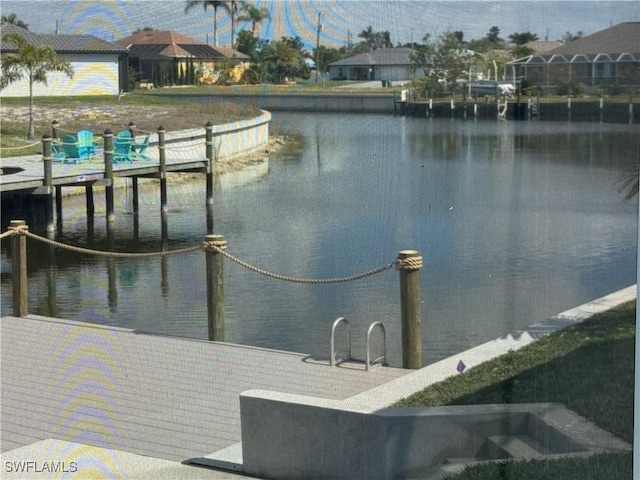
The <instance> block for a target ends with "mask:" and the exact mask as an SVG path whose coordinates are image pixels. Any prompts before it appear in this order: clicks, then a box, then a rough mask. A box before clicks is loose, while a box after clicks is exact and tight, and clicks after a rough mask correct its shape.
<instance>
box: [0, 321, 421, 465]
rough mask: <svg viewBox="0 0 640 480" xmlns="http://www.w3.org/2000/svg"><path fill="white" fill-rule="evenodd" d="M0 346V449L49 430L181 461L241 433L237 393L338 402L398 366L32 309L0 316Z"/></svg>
mask: <svg viewBox="0 0 640 480" xmlns="http://www.w3.org/2000/svg"><path fill="white" fill-rule="evenodd" d="M328 340H329V338H328V336H327V346H328V343H329V342H328ZM0 347H1V348H0V359H1V365H2V375H1V401H2V410H1V413H0V434H1V438H2V444H1V449H2V452H7V451H10V450H13V449H16V448H19V447H23V446H26V445H29V444H32V443H35V442H38V441H41V440H44V439H47V438H55V439H60V440H64V441H68V442H74V443H77V444H87V445H92V446H96V447H101V448H106V449H113V450H119V451H125V452H131V453H133V454H138V455H144V456H149V457H155V458H160V459H165V460H172V461H179V462H183V461H185V460H188V459H192V458H198V457H203V456H206V455H209V454H211V453H212V452H216V451H219V450H221V449H224V448H227V447H230V446H232V445H234V444H237V443H238V442H240V441H241V430H240V403H239V395H240V393H241V392H243V391H246V390H249V389H266V390H275V391H278V392H283V393H291V394H300V395H310V396H314V397H319V398H326V399H336V400H343V399H347V398H349V397H352V396H355V395H357V394H359V393H362V392H365V391H367V390H370V389H373V388H374V387H377V386H379V385H382V384H384V383H387V382H390V381H392V380H394V379H397V378H399V377H402V376H404V375H406V374H407V373H409V371H408V370H402V369H397V368H389V367H381V366H376V367H374V368H372V369H370V370H369V371H366V370H365V369H364V365H362V364H356V363H344V364H342V365H340V366H338V367H331V366H329V364H328V360H320V359H313V358H310V357H308V356H305V355H302V354H296V353H288V352H283V351H274V350H267V349H261V348H254V347H248V346H241V345H232V344H225V343H215V342H207V341H198V340H189V339H184V338H175V337H166V336H158V335H149V334H144V333H140V332H137V331H134V330H129V329H123V328H116V327H106V326H100V325H93V324H89V323H82V322H75V321H68V320H60V319H55V318H49V317H41V316H36V315H29V316H27V317H23V318H17V317H3V318H2V319H0ZM327 353H328V352H327Z"/></svg>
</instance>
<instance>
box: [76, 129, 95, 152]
mask: <svg viewBox="0 0 640 480" xmlns="http://www.w3.org/2000/svg"><path fill="white" fill-rule="evenodd" d="M77 143H78V153H79V154H80V156H81V157H85V156H89V157H93V156H95V154H96V153H97V150H98V145H97V143H96V142H95V141H94V139H93V132H90V131H89V130H80V131H79V132H78V142H77Z"/></svg>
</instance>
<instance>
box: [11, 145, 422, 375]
mask: <svg viewBox="0 0 640 480" xmlns="http://www.w3.org/2000/svg"><path fill="white" fill-rule="evenodd" d="M106 138H107V139H108V138H109V136H108V134H107V136H106ZM108 143H109V142H108V141H107V144H108ZM9 236H11V237H12V238H11V242H12V276H13V297H12V299H13V312H14V316H16V317H24V316H27V315H28V308H27V307H28V297H27V245H26V239H27V238H30V239H32V240H35V241H38V242H41V243H44V244H46V245H49V246H50V247H52V248H62V249H65V250H69V251H73V252H75V253H79V254H84V255H94V256H101V257H107V259H108V262H107V263H108V266H109V267H108V270H109V292H108V299H109V306H110V307H111V308H115V307H117V302H118V288H117V282H116V278H117V272H116V267H115V259H116V258H152V257H161V258H162V260H163V261H164V260H165V258H166V257H167V256H170V255H178V254H186V253H191V252H196V251H202V250H205V253H206V276H207V278H206V301H207V327H208V340H209V341H215V342H224V341H225V312H224V310H225V298H224V293H225V292H224V291H225V285H224V258H227V259H229V260H230V261H232V262H233V263H235V264H237V265H239V266H241V267H244V268H246V269H248V270H250V271H253V272H254V273H258V274H260V275H264V276H266V277H268V278H272V279H275V280H281V281H286V282H293V283H304V284H317V285H319V284H334V283H344V282H353V281H356V280H361V279H364V278H367V277H370V276H372V275H376V274H379V273H382V272H384V271H387V270H389V269H391V268H393V266H394V265H395V267H396V269H397V270H398V271H399V273H400V294H401V298H400V302H401V312H400V316H401V323H402V325H401V326H402V367H403V368H406V369H419V368H422V366H423V365H422V334H421V304H422V302H421V300H420V282H419V275H418V271H419V270H420V269H421V268H422V257H421V256H420V255H419V254H418V252H417V251H416V250H401V251H400V252H399V254H398V257H397V258H396V259H395V261H394V262H391V263H387V264H385V265H382V266H379V267H377V268H375V269H373V270H368V271H365V272H361V273H357V274H355V275H350V276H347V277H338V278H297V277H291V276H287V275H282V274H278V273H273V272H269V271H266V270H263V269H261V268H259V267H256V266H254V265H251V264H249V263H247V262H245V261H243V260H241V259H239V258H238V257H236V256H234V255H232V254H230V253H229V252H228V251H227V241H226V239H225V237H224V236H223V235H213V234H209V235H206V237H205V240H204V242H202V243H200V244H198V245H195V246H191V247H187V248H180V249H176V250H171V251H167V250H164V249H163V250H162V251H159V252H140V253H128V252H114V251H100V250H93V249H88V248H83V247H78V246H73V245H67V244H64V243H61V242H58V241H56V240H54V239H51V238H45V237H42V236H39V235H36V234H33V233H31V232H29V229H28V227H27V225H26V222H25V221H24V220H11V223H10V226H9V228H8V230H7V231H6V232H4V233H1V234H0V238H5V237H9ZM111 246H112V245H111ZM163 270H164V267H163ZM164 278H166V274H165V273H164V272H163V279H164ZM163 281H164V280H163ZM163 289H164V284H163ZM53 295H55V290H54V293H53ZM378 324H380V329H381V331H382V335H383V337H384V335H385V333H384V326H382V324H381V322H374V323H373V324H372V326H371V327H370V328H369V332H368V333H367V337H369V335H370V333H371V330H372V327H373V326H378ZM382 340H383V342H382V344H383V346H384V343H385V342H384V338H383V339H382ZM332 350H333V347H332ZM367 351H368V348H367ZM382 353H383V357H384V358H386V352H384V347H383V352H382ZM374 363H375V362H374Z"/></svg>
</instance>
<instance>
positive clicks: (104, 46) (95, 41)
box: [0, 23, 127, 53]
mask: <svg viewBox="0 0 640 480" xmlns="http://www.w3.org/2000/svg"><path fill="white" fill-rule="evenodd" d="M0 33H1V35H5V34H7V33H18V34H20V35H22V36H23V37H24V38H25V40H27V41H28V42H29V43H31V44H32V45H36V46H38V47H41V46H44V45H50V46H51V47H53V49H54V50H55V51H56V53H127V50H126V49H125V48H124V47H122V46H120V45H118V44H117V43H113V42H107V41H106V40H102V39H100V38H98V37H94V36H93V35H63V34H46V33H36V32H32V31H31V30H27V29H25V28H22V27H18V26H16V25H10V24H6V23H3V24H2V25H1V27H0ZM0 49H1V50H2V52H12V51H15V47H14V46H13V45H12V44H11V43H5V42H0Z"/></svg>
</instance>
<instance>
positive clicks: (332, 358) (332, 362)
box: [331, 317, 351, 367]
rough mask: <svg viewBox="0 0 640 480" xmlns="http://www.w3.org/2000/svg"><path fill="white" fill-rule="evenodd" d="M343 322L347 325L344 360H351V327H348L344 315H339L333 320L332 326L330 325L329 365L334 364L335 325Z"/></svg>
mask: <svg viewBox="0 0 640 480" xmlns="http://www.w3.org/2000/svg"><path fill="white" fill-rule="evenodd" d="M342 322H344V323H345V325H346V326H347V357H346V358H345V359H344V360H351V329H350V327H349V321H348V320H347V319H346V318H344V317H339V318H337V319H336V321H335V322H333V326H332V327H331V366H332V367H333V366H335V364H336V348H335V344H336V342H335V340H336V338H335V337H336V327H337V326H338V325H339V324H341V323H342Z"/></svg>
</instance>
